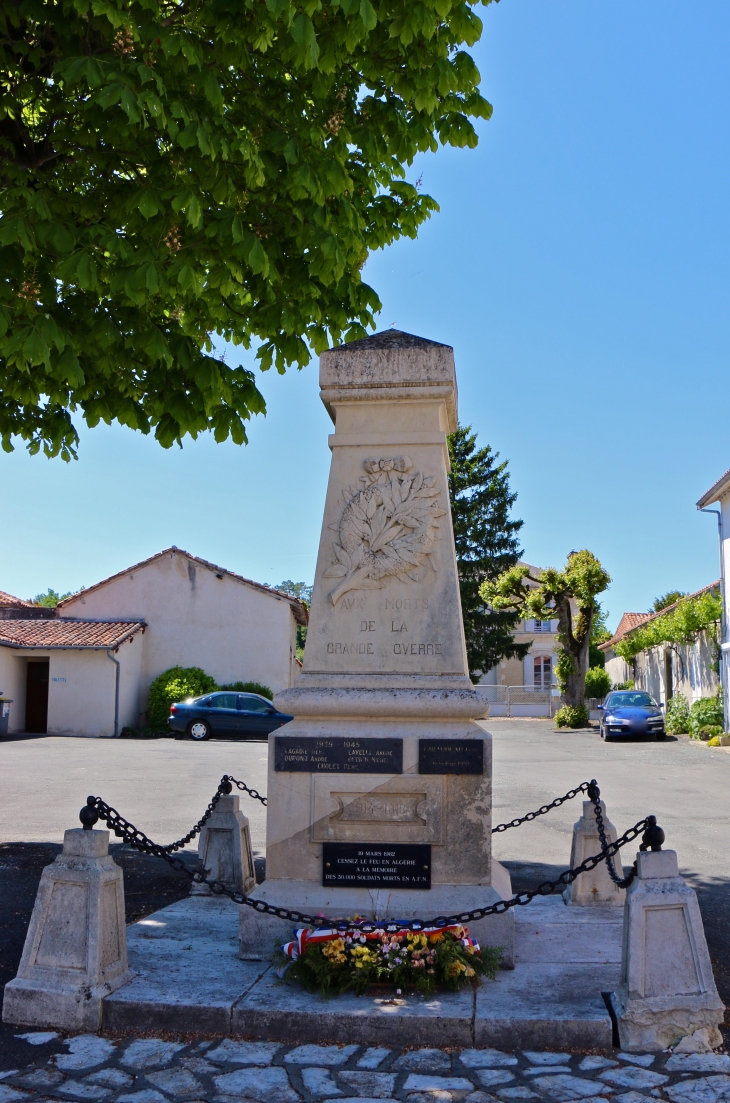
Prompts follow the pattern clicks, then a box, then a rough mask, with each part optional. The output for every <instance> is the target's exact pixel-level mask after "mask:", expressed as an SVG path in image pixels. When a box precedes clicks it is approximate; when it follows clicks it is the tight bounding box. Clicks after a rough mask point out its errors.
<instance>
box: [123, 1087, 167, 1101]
mask: <svg viewBox="0 0 730 1103" xmlns="http://www.w3.org/2000/svg"><path fill="white" fill-rule="evenodd" d="M117 1103H167V1100H166V1099H165V1097H164V1095H161V1094H160V1093H159V1092H156V1091H154V1089H153V1088H143V1089H142V1091H139V1092H130V1094H129V1095H120V1096H119V1097H118V1099H117Z"/></svg>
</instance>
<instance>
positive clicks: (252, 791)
mask: <svg viewBox="0 0 730 1103" xmlns="http://www.w3.org/2000/svg"><path fill="white" fill-rule="evenodd" d="M223 780H224V781H230V782H232V783H233V784H234V785H237V786H238V788H239V789H240V790H241V792H243V793H248V795H249V796H250V797H253V799H254V800H260V801H261V803H262V804H268V801H267V800H266V797H262V796H261V794H260V793H257V792H256V790H255V789H249V787H248V785H247V784H246V782H245V781H236V779H235V777H231V775H230V774H226V775H225V777H224V778H223ZM229 792H230V790H229Z"/></svg>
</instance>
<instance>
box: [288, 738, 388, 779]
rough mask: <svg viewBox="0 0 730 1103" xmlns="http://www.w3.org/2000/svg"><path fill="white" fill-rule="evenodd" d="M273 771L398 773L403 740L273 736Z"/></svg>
mask: <svg viewBox="0 0 730 1103" xmlns="http://www.w3.org/2000/svg"><path fill="white" fill-rule="evenodd" d="M274 769H275V770H277V771H279V772H281V771H289V772H294V771H302V772H305V773H313V774H316V773H359V774H363V773H368V774H399V773H401V772H402V770H403V740H402V739H357V738H349V739H348V738H344V737H343V736H336V735H334V736H328V737H327V738H325V739H312V738H311V737H306V736H305V737H303V738H298V737H297V736H295V735H276V736H274Z"/></svg>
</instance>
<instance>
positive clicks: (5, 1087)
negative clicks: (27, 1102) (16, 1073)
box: [0, 1084, 28, 1103]
mask: <svg viewBox="0 0 730 1103" xmlns="http://www.w3.org/2000/svg"><path fill="white" fill-rule="evenodd" d="M27 1098H28V1093H27V1092H21V1091H18V1089H17V1088H11V1087H10V1085H9V1084H0V1103H17V1101H18V1100H20V1099H27Z"/></svg>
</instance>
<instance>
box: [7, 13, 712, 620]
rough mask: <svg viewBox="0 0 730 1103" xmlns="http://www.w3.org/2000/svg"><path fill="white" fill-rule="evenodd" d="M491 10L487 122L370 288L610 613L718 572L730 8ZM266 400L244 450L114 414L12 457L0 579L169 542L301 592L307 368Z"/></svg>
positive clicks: (530, 522)
mask: <svg viewBox="0 0 730 1103" xmlns="http://www.w3.org/2000/svg"><path fill="white" fill-rule="evenodd" d="M482 15H483V19H484V23H485V30H484V35H483V37H482V41H481V42H480V43H479V45H478V46H477V47H476V48H475V50H474V54H475V57H476V60H477V63H478V65H479V68H480V70H481V73H482V90H483V93H484V95H485V96H486V97H487V98H488V99H489V100H490V102H491V103H492V104H493V106H494V116H493V118H492V120H491V121H490V122H488V123H483V124H480V128H479V129H480V135H481V140H480V144H479V147H478V149H477V150H441V151H439V153H438V154H437V155H435V156H432V155H429V156H427V157H423V158H421V159H420V160H419V162H418V163H417V164H416V165H415V166H414V168H413V169H412V170H411V172H410V173H409V176H410V179H412V180H415V179H416V178H417V176H418V175H419V173H421V172H422V173H423V189H424V190H425V191H428V192H429V193H430V194H431V195H433V196H434V197H435V198H436V199H437V200H438V202H439V203H440V204H441V213H440V214H438V215H436V216H434V217H433V218H432V219H431V221H430V222H429V223H428V224H427V225H426V227H425V228H424V229H423V230H422V231H421V234H420V236H419V238H418V240H417V241H415V242H411V241H404V242H399V243H397V244H396V245H395V246H393V247H392V248H390V249H389V250H387V251H386V252H384V253H379V254H376V255H374V256H373V257H372V258H371V259H370V261H369V262H368V264H367V266H366V268H365V277H366V279H368V281H369V282H370V283H371V284H372V285H373V286H374V287H375V288H376V290H377V291H378V293H379V294H380V297H381V299H382V301H383V312H382V314H381V316H380V319H379V326H378V328H380V329H385V328H387V327H388V326H390V325H391V324H392V323H395V325H396V326H397V328H399V329H405V330H408V331H410V332H413V333H418V334H421V335H423V336H426V337H430V338H433V339H436V340H439V341H445V342H448V343H449V344H452V345H453V346H454V350H455V355H456V366H457V375H458V380H459V396H460V416H461V420H462V422H464V423H469V424H471V425H472V426H473V427H474V428H475V429H476V430H477V431H478V434H479V439H480V441H482V442H484V443H490V444H491V445H492V446H493V447H494V448H495V449H496V450H498V451H499V452H500V453H501V455H502V457H504V458H506V459H508V460H509V465H510V473H511V481H512V485H513V487H514V489H515V490H516V491H517V493H518V499H517V505H516V513H517V515H518V516H519V517H522V518H523V519H524V521H525V526H524V529H523V530H522V536H523V544H524V549H525V557H526V558H527V559H528V560H529V561H530V562H532V563H536V564H540V565H543V566H547V565H556V566H557V565H560V564H561V563H562V562H563V561H564V559H565V555H566V553H567V552H569V551H570V550H571V549H573V548H581V547H588V548H590V549H591V550H592V551H594V552H595V553H596V554H597V555H598V556H599V557H600V559H601V560H602V561H603V563H604V565H605V566H606V567H607V569H608V570H609V571H610V573H611V575H612V576H613V580H614V581H613V585H612V587H611V590H610V591H609V593H608V595H607V597H606V602H605V603H606V605H607V607H608V609H609V610H610V623H611V624H612V625H613V624H615V623H616V621H617V620H618V617H619V616H620V614H621V612H622V611H623V610H624V609H632V610H641V609H645V608H647V607H648V606H649V605H650V603H651V602H652V600H653V599H654V597H655V596H656V595H657V594H659V593H662V592H664V591H666V590H668V589H670V588H675V587H678V588H680V589H683V590H694V589H697V588H699V587H700V586H703V585H705V584H706V583H708V582H710V581H712V580H713V579H714V578H716V577H717V574H718V567H717V538H716V527H715V520H714V518H713V517H710V516H703V515H701V514H698V513H697V512H696V509H695V502H696V500H697V498H698V497H699V496H700V494H701V493H702V492H703V491H704V490H706V489H707V487H708V486H710V485H711V484H712V483H713V482H714V481H715V479H716V478H717V477H718V476H719V475H720V474H721V473H722V472H723V471H724V470H725V469H726V468H728V467H730V441H729V440H728V434H727V429H726V424H727V415H726V414H723V410H724V409H725V407H724V402H726V401H727V399H726V397H725V396H726V393H727V375H728V372H727V368H728V354H729V353H730V311H729V310H728V290H729V286H728V285H729V284H730V225H729V221H730V220H729V216H728V210H729V207H728V196H729V195H730V186H729V185H730V179H729V177H730V144H729V142H728V137H729V136H730V135H729V133H728V132H729V130H730V114H729V113H728V110H727V105H728V103H730V66H728V64H727V57H728V52H729V47H730V5H728V4H727V0H703V3H701V4H695V5H691V6H688V5H687V4H685V3H679V2H678V0H642V2H641V3H640V4H637V3H636V2H635V0H634V2H631V3H630V2H628V0H612V2H611V3H608V2H605V0H603V2H598V0H592V2H590V3H588V2H586V0H540V2H538V0H501V3H499V4H498V5H496V4H492V5H490V6H489V7H488V8H486V9H482ZM237 359H238V353H237V352H235V351H232V353H231V354H230V356H229V362H236V361H237ZM244 362H250V361H249V360H246V361H244ZM261 387H262V390H263V392H264V394H265V396H266V399H267V403H268V408H269V413H268V415H267V417H266V418H258V419H257V420H256V421H255V422H253V423H252V425H251V429H250V444H249V446H248V447H247V448H236V447H235V446H233V445H216V444H215V443H214V442H213V441H212V440H210V439H202V440H200V441H198V442H197V443H192V442H190V443H186V444H185V447H184V448H183V449H182V450H180V449H177V448H175V449H173V450H170V451H168V452H165V451H163V450H162V449H161V448H159V446H157V445H156V444H155V443H154V441H152V440H151V439H145V438H143V437H141V436H138V435H135V434H133V433H132V432H130V431H128V430H125V429H121V428H119V427H118V426H115V427H112V428H106V427H101V428H98V429H95V430H93V431H88V430H87V431H84V432H82V442H81V449H80V459H79V461H78V462H77V463H72V464H70V465H65V464H63V463H62V462H61V461H59V460H54V461H48V460H46V459H45V458H44V457H42V456H37V457H32V458H31V457H28V456H27V455H26V454H25V452H24V451H23V448H22V446H19V447H18V449H17V450H16V452H15V453H14V454H13V455H10V456H7V455H4V454H0V487H1V490H2V493H1V497H0V509H1V513H0V516H1V517H2V521H3V524H2V530H3V533H4V535H5V539H4V540H3V542H2V553H1V554H0V567H1V568H2V569H1V570H0V589H3V590H7V591H10V592H11V593H15V594H19V595H21V596H23V597H28V596H31V595H33V594H35V593H36V592H38V591H39V590H45V589H46V587H47V586H52V587H54V588H56V589H59V590H68V589H76V588H78V587H79V586H81V585H90V584H91V583H92V582H94V581H97V580H99V579H100V578H103V577H105V576H106V575H108V574H111V573H113V572H114V571H116V570H119V569H121V568H123V567H125V566H128V565H130V564H132V563H134V562H136V561H138V560H140V559H143V558H145V557H146V556H148V555H151V554H153V553H154V552H156V551H159V550H160V549H162V548H164V547H167V546H169V545H170V544H177V545H178V546H179V547H183V548H186V549H187V550H189V551H191V552H193V553H195V554H197V555H201V556H203V557H205V558H207V559H210V560H212V561H213V562H216V563H220V564H222V565H224V566H226V567H229V568H230V569H232V570H235V571H239V572H241V573H242V574H245V575H247V576H249V577H252V578H255V579H257V580H260V581H264V582H272V583H276V582H278V581H280V580H281V579H283V578H294V579H305V580H311V577H312V574H313V569H314V561H315V556H316V550H317V543H318V540H319V530H320V523H321V515H322V506H323V502H324V493H325V487H326V479H327V471H328V465H329V452H328V449H327V444H326V437H327V432H328V427H329V423H328V419H327V416H326V414H325V413H324V410H323V408H322V407H321V404H320V402H319V399H318V393H317V369H316V364H314V363H312V364H311V365H310V366H309V367H308V368H307V369H305V370H304V371H303V372H300V373H297V372H292V373H290V374H289V375H287V376H285V377H280V376H277V375H276V374H273V373H268V374H267V375H264V376H263V377H261Z"/></svg>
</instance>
